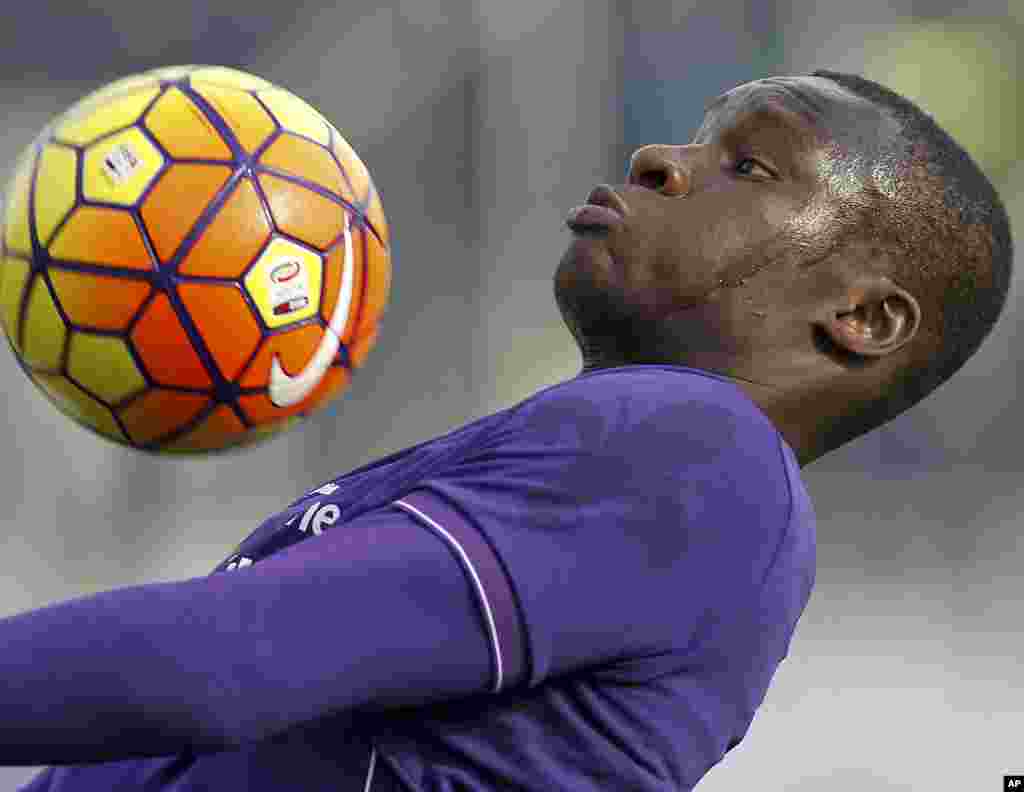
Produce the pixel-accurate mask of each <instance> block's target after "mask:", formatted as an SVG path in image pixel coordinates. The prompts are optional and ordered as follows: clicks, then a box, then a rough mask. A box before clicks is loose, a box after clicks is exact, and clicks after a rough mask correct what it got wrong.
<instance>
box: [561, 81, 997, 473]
mask: <svg viewBox="0 0 1024 792" xmlns="http://www.w3.org/2000/svg"><path fill="white" fill-rule="evenodd" d="M590 201H591V202H592V203H597V204H604V205H606V206H612V207H613V208H615V209H616V210H618V211H619V212H621V213H622V214H623V215H624V218H623V219H622V220H621V221H614V220H612V221H610V222H608V221H606V219H605V218H602V217H600V216H598V215H599V212H595V211H593V210H585V211H584V212H582V213H580V214H578V215H574V216H573V217H571V218H570V227H571V228H572V229H573V231H574V233H573V240H572V242H571V244H570V247H569V249H568V250H567V251H566V253H565V255H564V256H563V258H562V261H561V263H560V265H559V268H558V272H557V274H556V276H555V295H556V299H557V301H558V305H559V308H560V309H561V311H562V314H563V317H564V318H565V320H566V323H567V324H568V326H569V328H570V330H571V331H572V333H573V335H574V336H575V338H576V340H577V342H578V343H579V345H580V348H581V350H582V352H583V358H584V367H585V368H587V369H589V368H599V367H603V366H611V365H621V364H627V363H656V362H668V363H677V364H680V365H687V366H693V367H695V368H701V369H706V370H710V371H716V372H719V373H721V374H725V375H728V376H730V377H733V378H734V379H736V380H737V381H738V384H740V385H741V386H743V387H745V388H746V389H747V391H748V392H749V393H751V395H752V396H754V398H755V399H756V400H758V402H759V403H760V404H761V405H762V407H764V408H765V409H766V412H768V414H769V415H770V416H771V417H772V418H773V419H775V420H776V422H777V424H779V425H780V427H784V431H783V433H784V434H785V435H786V436H787V439H788V440H790V442H791V443H792V444H793V445H794V447H797V450H798V453H799V454H800V455H801V461H802V462H807V461H810V460H811V459H813V458H816V457H817V456H820V455H821V454H823V453H826V452H827V451H830V450H832V449H833V448H836V447H838V446H839V445H842V444H843V443H844V442H846V441H847V440H850V439H852V438H853V437H856V436H857V435H859V434H862V433H864V432H866V431H869V430H870V429H872V428H874V427H876V426H878V425H879V424H881V423H884V422H885V421H887V420H889V419H890V418H892V417H894V416H895V415H897V414H899V413H900V412H902V411H903V410H905V409H907V408H908V407H910V406H911V405H913V404H915V403H916V402H918V401H919V400H920V399H922V398H924V396H926V395H927V394H928V393H930V392H931V391H932V390H934V389H935V388H936V387H937V386H938V385H939V384H941V383H942V382H944V381H945V380H946V379H948V378H949V377H950V376H951V375H952V374H953V373H954V372H955V371H956V370H957V369H959V368H960V367H961V366H962V365H963V364H964V363H965V362H966V361H967V359H968V358H969V357H970V356H971V355H972V354H973V353H974V351H975V350H976V349H977V348H978V346H979V345H980V344H981V342H982V340H983V339H984V338H985V336H986V335H987V334H988V333H989V331H990V330H991V328H992V326H993V324H994V323H995V321H996V319H997V317H998V316H999V314H1000V312H1001V310H1002V307H1003V304H1004V303H1005V300H1006V294H1007V290H1008V288H1009V282H1010V269H1011V260H1012V243H1011V239H1010V229H1009V221H1008V219H1007V216H1006V211H1005V209H1004V208H1003V205H1002V203H1001V201H1000V200H999V196H998V195H997V193H996V191H995V189H994V188H993V186H992V184H991V183H990V182H989V180H988V179H987V178H986V177H985V175H984V174H983V173H982V172H981V170H980V169H979V168H978V166H977V165H976V164H975V163H974V162H973V161H972V160H971V158H970V157H969V156H968V155H967V154H966V152H964V150H963V149H962V148H961V147H960V146H959V145H957V143H956V142H955V141H954V140H952V138H950V137H949V135H948V134H946V133H945V132H944V131H943V130H942V129H941V128H940V127H939V126H938V125H937V124H936V123H935V121H934V120H933V119H932V118H931V117H930V116H928V115H927V114H926V113H924V112H923V111H922V110H921V109H920V108H918V107H917V106H916V105H914V104H913V103H911V102H910V101H908V100H907V99H905V98H903V97H901V96H899V95H898V94H896V93H894V92H892V91H890V90H888V89H887V88H885V87H883V86H881V85H879V84H877V83H874V82H872V81H870V80H866V79H864V78H861V77H858V76H855V75H849V74H840V73H836V72H829V71H816V72H814V74H813V75H809V76H799V77H776V78H769V79H764V80H758V81H755V82H751V83H747V84H744V85H741V86H738V87H737V88H734V89H732V90H731V91H728V92H727V93H725V94H723V95H722V96H720V97H718V98H717V99H715V100H714V101H713V102H711V104H710V105H709V106H708V108H707V111H706V114H705V116H704V120H703V123H702V124H701V126H700V128H699V129H698V131H697V133H696V135H695V137H694V140H693V142H692V143H690V144H688V145H651V146H644V147H643V148H641V149H639V150H638V151H637V152H635V153H634V155H633V157H632V159H631V162H630V168H629V174H628V179H627V184H625V185H623V186H621V187H618V188H615V189H614V191H608V190H603V189H601V188H599V189H598V190H596V191H595V193H592V195H591V198H590Z"/></svg>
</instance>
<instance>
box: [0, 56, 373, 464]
mask: <svg viewBox="0 0 1024 792" xmlns="http://www.w3.org/2000/svg"><path fill="white" fill-rule="evenodd" d="M0 238H2V241H3V248H2V251H0V252H2V258H0V319H2V323H3V327H4V331H5V332H6V335H7V338H8V340H9V342H10V344H11V347H12V349H13V350H14V354H15V357H16V358H17V360H18V361H19V363H20V364H21V365H22V368H23V369H24V371H25V372H26V373H27V374H28V376H29V377H30V378H31V380H32V381H33V382H34V383H35V384H36V385H37V386H38V387H39V388H40V389H41V390H42V391H43V392H44V393H45V394H46V395H47V396H48V397H49V398H50V399H51V400H52V401H53V403H54V404H55V405H56V406H57V407H58V408H59V409H60V410H62V411H63V412H64V413H66V414H67V415H69V416H71V417H72V418H73V419H75V420H76V421H78V422H79V423H81V424H83V425H85V426H86V427H88V428H90V429H92V430H94V431H95V432H97V433H99V434H100V435H102V436H104V437H106V438H109V439H111V440H114V441H118V442H120V443H123V444H126V445H129V446H132V447H134V448H138V449H143V450H147V451H155V452H208V451H214V450H218V449H222V448H227V447H231V446H237V445H240V444H245V443H251V442H253V441H256V440H259V439H262V438H265V437H267V436H268V435H271V434H274V433H276V432H278V431H280V430H281V429H283V428H285V427H287V426H290V425H292V424H293V423H295V422H296V421H298V420H299V419H301V418H302V417H304V416H306V415H308V414H309V413H310V412H312V411H313V410H315V409H317V408H319V407H322V406H323V405H324V404H325V403H326V402H327V401H328V400H330V399H332V398H334V397H335V396H338V395H339V394H340V393H341V392H342V391H344V390H345V389H346V388H347V386H348V384H349V382H350V377H351V373H352V371H353V370H354V369H355V368H357V367H359V366H361V365H362V363H363V361H364V359H365V357H366V354H367V352H368V351H369V349H370V348H371V347H372V346H373V344H374V341H375V339H376V336H377V329H378V324H379V320H380V317H381V314H382V313H383V310H384V307H385V305H386V303H387V299H388V292H389V288H390V280H391V257H390V247H389V241H388V227H387V221H386V219H385V217H384V213H383V209H382V207H381V202H380V197H379V195H378V193H377V190H376V189H375V187H374V186H373V182H372V180H371V178H370V175H369V173H368V171H367V169H366V167H365V165H363V163H362V162H361V161H360V159H359V158H358V157H357V156H356V154H355V152H354V151H353V150H352V149H351V148H350V146H349V145H348V143H347V142H346V141H345V139H344V138H343V137H342V136H341V135H340V134H339V133H338V130H337V129H335V128H334V127H333V126H332V125H331V124H330V123H329V122H328V121H327V120H325V119H324V117H323V116H322V115H320V113H318V112H317V111H316V110H314V109H313V108H312V107H310V106H309V105H308V104H306V103H305V102H304V101H303V100H301V99H299V98H298V97H296V96H295V95H293V94H291V93H289V92H287V91H285V90H283V89H281V88H277V87H275V86H273V85H271V84H270V83H268V82H266V81H264V80H262V79H260V78H258V77H255V76H253V75H250V74H246V73H244V72H241V71H236V70H234V69H228V68H224V67H218V66H181V67H174V68H167V69H157V70H155V71H150V72H145V73H143V74H140V75H136V76H133V77H128V78H125V79H123V80H118V81H117V82H115V83H112V84H111V85H109V86H107V87H105V88H102V89H100V90H99V91H97V92H96V93H93V94H91V95H89V96H87V97H86V98H84V99H83V100H82V101H80V102H78V103H77V104H76V105H74V106H73V107H72V108H71V109H70V110H68V111H67V112H66V113H64V114H63V115H62V116H60V117H59V118H57V119H56V120H54V121H53V122H52V123H51V124H49V125H48V126H47V127H46V129H44V130H43V132H42V134H41V135H40V136H39V138H38V139H37V140H36V141H35V142H34V143H32V144H31V145H30V146H29V147H28V149H27V150H26V151H25V152H24V153H23V154H22V156H21V157H20V159H19V160H18V161H17V163H16V165H15V169H14V174H13V176H12V178H11V181H10V183H9V186H8V189H7V192H6V208H5V211H4V215H3V227H2V237H0Z"/></svg>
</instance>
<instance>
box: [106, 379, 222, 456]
mask: <svg viewBox="0 0 1024 792" xmlns="http://www.w3.org/2000/svg"><path fill="white" fill-rule="evenodd" d="M209 403H210V398H209V397H207V396H202V395H199V394H195V393H179V392H177V391H169V390H163V389H162V388H154V389H152V390H148V391H146V392H145V393H144V394H142V395H141V396H140V397H139V398H137V399H134V400H133V401H132V402H131V403H130V404H128V405H127V406H125V407H123V408H122V409H121V410H120V411H119V415H120V417H121V421H122V423H124V427H125V429H126V430H127V431H128V434H129V435H130V436H131V439H132V440H133V441H134V442H135V443H137V444H139V445H145V444H147V443H151V442H153V441H154V440H158V439H159V438H161V437H164V436H165V435H168V434H171V433H172V432H174V431H175V430H176V429H180V428H181V427H183V426H185V425H186V424H187V423H188V422H189V421H192V420H194V419H195V417H196V416H197V415H199V413H200V412H202V411H203V409H204V408H206V407H207V405H209Z"/></svg>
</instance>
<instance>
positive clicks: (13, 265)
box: [0, 256, 32, 353]
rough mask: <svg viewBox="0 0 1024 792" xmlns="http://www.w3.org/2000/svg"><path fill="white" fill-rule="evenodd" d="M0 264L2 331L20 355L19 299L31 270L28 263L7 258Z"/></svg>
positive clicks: (1, 260) (0, 260)
mask: <svg viewBox="0 0 1024 792" xmlns="http://www.w3.org/2000/svg"><path fill="white" fill-rule="evenodd" d="M0 262H2V266H3V269H2V271H0V302H2V310H3V313H2V316H3V323H4V330H5V331H6V332H7V337H8V338H9V339H11V343H12V344H13V345H14V348H15V349H16V350H17V351H18V352H19V353H20V352H21V347H20V346H19V345H18V318H19V317H20V316H21V298H22V295H23V294H24V292H25V284H26V283H28V276H29V273H30V272H31V271H32V270H31V267H30V266H29V263H28V262H27V261H23V260H22V259H18V258H11V257H10V256H8V257H6V258H4V259H0Z"/></svg>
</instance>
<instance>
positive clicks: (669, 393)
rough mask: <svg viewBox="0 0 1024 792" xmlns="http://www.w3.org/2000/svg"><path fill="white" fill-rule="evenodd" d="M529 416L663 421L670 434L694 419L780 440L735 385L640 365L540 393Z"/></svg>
mask: <svg viewBox="0 0 1024 792" xmlns="http://www.w3.org/2000/svg"><path fill="white" fill-rule="evenodd" d="M520 408H521V409H522V410H523V411H524V412H528V413H533V412H550V411H555V412H561V413H563V414H566V415H573V416H576V417H580V416H583V415H587V414H594V413H599V414H603V415H605V416H606V417H608V418H617V419H619V420H621V421H625V422H626V423H628V424H635V423H644V424H648V423H652V422H655V423H661V424H663V425H664V428H665V429H666V430H670V429H671V427H672V426H677V425H680V422H682V424H683V425H686V426H688V427H690V428H691V429H692V424H693V422H694V421H702V422H707V425H708V427H709V428H711V427H721V426H722V424H729V425H742V426H743V428H744V429H746V430H758V429H759V430H760V431H761V432H763V433H766V434H767V435H771V436H775V435H776V434H777V433H776V429H775V427H774V425H773V424H772V423H771V421H770V420H769V419H768V417H767V416H766V415H765V414H764V412H762V411H761V409H760V408H759V407H758V406H757V404H755V403H754V401H753V400H752V399H751V398H750V397H749V396H748V395H747V394H746V393H744V392H743V390H742V389H741V388H740V387H739V386H738V385H736V383H735V382H732V381H731V380H729V379H727V378H726V377H722V376H720V375H718V374H714V373H712V372H708V371H702V370H700V369H694V368H687V367H684V366H672V365H662V364H638V365H629V366H617V367H614V368H606V369H596V370H593V371H589V372H584V373H582V374H580V375H579V376H576V377H574V378H573V379H570V380H566V381H565V382H560V383H558V384H556V385H552V386H549V387H547V388H544V389H543V390H541V391H538V392H537V393H536V394H534V395H533V396H532V397H531V398H530V399H527V400H526V401H525V402H523V403H522V404H521V405H520Z"/></svg>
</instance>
